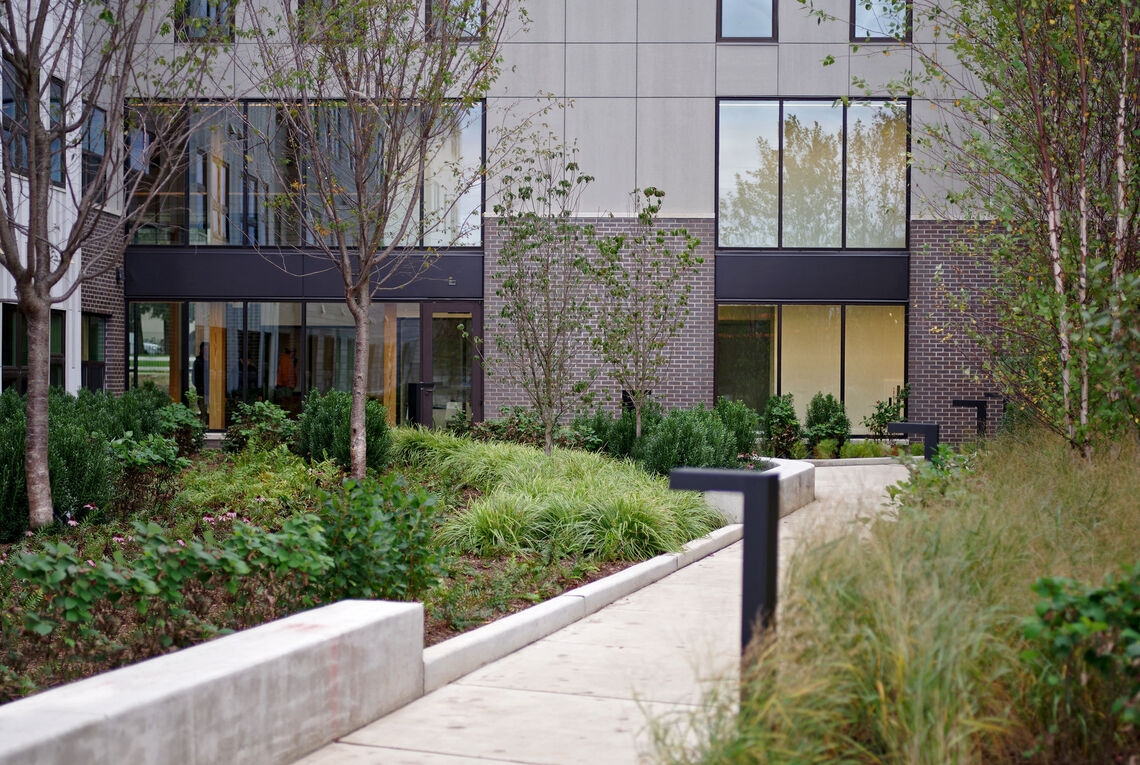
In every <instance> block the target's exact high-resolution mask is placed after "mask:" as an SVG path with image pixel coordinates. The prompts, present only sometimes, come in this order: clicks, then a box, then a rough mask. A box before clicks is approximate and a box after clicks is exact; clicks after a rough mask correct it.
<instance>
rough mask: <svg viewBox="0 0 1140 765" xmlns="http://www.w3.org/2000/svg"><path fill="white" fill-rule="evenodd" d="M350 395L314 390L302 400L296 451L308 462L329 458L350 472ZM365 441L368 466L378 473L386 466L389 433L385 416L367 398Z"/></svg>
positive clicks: (381, 410)
mask: <svg viewBox="0 0 1140 765" xmlns="http://www.w3.org/2000/svg"><path fill="white" fill-rule="evenodd" d="M351 411H352V395H351V394H350V393H346V392H344V391H336V390H333V391H329V392H328V393H327V394H324V395H322V394H321V392H320V391H318V390H316V389H314V390H311V391H309V395H308V396H306V397H305V403H304V408H303V409H302V411H301V421H300V423H299V424H298V428H297V434H298V444H297V448H298V451H300V453H301V455H302V456H304V457H308V458H309V459H311V460H322V459H325V458H326V457H329V458H332V459H333V460H335V461H336V462H337V463H338V464H339V465H341V466H342V467H343V468H344V469H345V470H351V469H352V459H351V456H350V454H349V415H350V413H351ZM364 420H365V426H364V438H365V442H366V444H367V449H368V467H369V468H370V469H372V470H379V469H380V468H382V467H384V465H386V464H387V463H388V450H389V447H390V444H391V438H392V437H391V434H390V433H389V430H388V420H387V413H386V412H385V410H384V405H383V404H381V403H380V402H379V401H376V400H373V399H369V400H368V401H367V402H366V403H365V408H364Z"/></svg>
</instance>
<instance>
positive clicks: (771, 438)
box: [760, 393, 806, 459]
mask: <svg viewBox="0 0 1140 765" xmlns="http://www.w3.org/2000/svg"><path fill="white" fill-rule="evenodd" d="M760 432H761V434H762V437H763V441H762V443H763V448H764V453H765V454H769V455H771V456H773V457H792V458H796V459H799V458H801V457H802V456H804V455H806V451H805V452H804V453H803V454H800V455H798V456H797V454H796V452H797V451H798V450H797V448H796V447H797V445H802V442H801V441H800V421H799V418H798V417H797V416H796V404H795V401H794V400H793V399H792V394H791V393H785V394H784V395H782V396H770V397H769V398H768V403H767V404H765V405H764V413H763V414H762V415H761V416H760Z"/></svg>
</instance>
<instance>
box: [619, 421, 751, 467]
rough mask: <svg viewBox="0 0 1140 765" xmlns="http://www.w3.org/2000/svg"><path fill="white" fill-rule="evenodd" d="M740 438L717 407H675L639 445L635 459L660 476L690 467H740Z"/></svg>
mask: <svg viewBox="0 0 1140 765" xmlns="http://www.w3.org/2000/svg"><path fill="white" fill-rule="evenodd" d="M736 447H737V439H736V437H735V434H733V433H732V432H731V431H730V430H729V429H728V427H726V426H725V424H724V423H723V422H722V421H721V419H720V417H718V416H717V413H716V411H715V410H712V409H705V407H704V405H703V404H701V405H698V406H697V407H696V408H695V409H674V410H673V411H672V412H670V413H669V414H668V416H666V417H665V418H664V419H663V420H661V422H659V423H658V424H657V425H655V426H654V428H653V430H652V431H650V432H649V433H648V434H647V435H645V436H644V437H643V438H642V440H641V441H640V442H639V443H638V444H637V446H636V449H635V454H634V456H635V458H636V459H637V461H638V462H640V463H641V464H642V465H643V466H644V467H645V469H646V470H649V471H650V472H654V473H657V474H659V475H668V474H669V471H670V470H672V469H673V468H675V467H681V466H682V465H684V466H687V467H720V468H729V467H737V465H738V460H737V454H739V453H740V452H738V451H737V448H736Z"/></svg>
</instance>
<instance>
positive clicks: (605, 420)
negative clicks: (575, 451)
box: [571, 401, 665, 459]
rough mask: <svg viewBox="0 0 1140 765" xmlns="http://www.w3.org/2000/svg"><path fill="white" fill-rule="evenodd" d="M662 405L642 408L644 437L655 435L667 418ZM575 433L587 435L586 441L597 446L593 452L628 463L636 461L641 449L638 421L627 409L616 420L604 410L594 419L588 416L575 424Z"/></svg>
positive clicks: (649, 403) (596, 413) (646, 405)
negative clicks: (632, 458)
mask: <svg viewBox="0 0 1140 765" xmlns="http://www.w3.org/2000/svg"><path fill="white" fill-rule="evenodd" d="M664 416H665V415H664V412H663V410H662V408H661V405H660V404H658V403H657V402H656V401H647V402H646V403H645V405H644V406H643V407H642V408H641V437H642V438H645V437H647V436H648V435H649V434H650V433H652V432H653V430H654V428H656V427H657V424H658V423H659V422H661V420H662V418H663V417H664ZM571 429H572V430H576V431H579V432H581V433H583V434H585V435H584V436H583V441H584V442H586V441H588V442H589V443H590V444H593V446H592V447H589V448H592V450H593V451H603V452H605V453H606V454H608V455H610V456H611V457H614V458H617V459H625V458H628V457H633V454H634V451H635V450H636V448H637V438H636V433H637V420H636V418H635V417H634V413H633V410H632V409H623V410H622V411H621V412H620V413H619V414H618V415H617V416H616V417H615V416H614V415H612V414H610V413H609V412H607V411H605V410H604V409H602V408H601V407H598V409H597V411H595V412H594V414H592V415H584V416H581V417H578V418H577V419H576V420H574V424H573V425H572V426H571Z"/></svg>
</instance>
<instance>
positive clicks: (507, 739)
mask: <svg viewBox="0 0 1140 765" xmlns="http://www.w3.org/2000/svg"><path fill="white" fill-rule="evenodd" d="M670 708H671V705H657V704H653V703H650V702H645V703H641V702H637V701H634V700H632V699H609V698H596V697H587V696H578V695H569V694H562V693H544V692H539V691H524V690H517V689H506V688H483V687H478V686H471V685H467V684H466V683H453V684H452V685H449V686H446V687H445V688H441V689H440V690H438V691H436V692H435V693H432V694H430V695H428V696H425V697H424V698H422V699H420V700H419V701H416V702H413V703H412V704H409V705H408V706H406V707H404V708H403V709H400V710H397V711H396V712H393V713H392V714H390V715H388V716H387V717H385V718H383V719H381V720H378V721H377V722H374V723H372V724H371V725H368V726H366V727H364V728H361V729H360V730H358V731H356V732H355V733H352V734H351V735H349V736H346V737H345V738H343V739H342V741H343V742H345V743H352V744H363V745H373V746H382V747H390V748H397V749H421V750H423V751H426V752H431V753H434V754H452V755H464V756H467V757H485V758H492V759H509V760H517V761H520V762H527V763H549V765H559V764H560V763H561V764H565V765H579V764H580V765H598V763H607V764H610V763H612V765H622V764H623V763H640V762H643V761H644V760H643V758H642V755H643V754H644V753H646V751H647V749H648V746H649V732H648V728H647V726H646V713H647V712H648V713H649V714H654V713H655V712H663V711H666V710H668V709H670ZM429 732H430V733H429Z"/></svg>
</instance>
